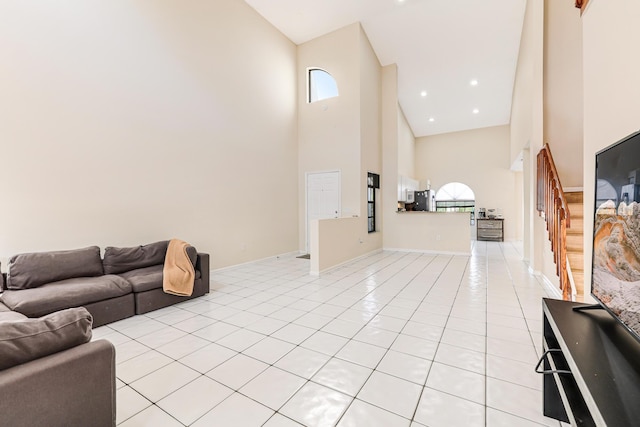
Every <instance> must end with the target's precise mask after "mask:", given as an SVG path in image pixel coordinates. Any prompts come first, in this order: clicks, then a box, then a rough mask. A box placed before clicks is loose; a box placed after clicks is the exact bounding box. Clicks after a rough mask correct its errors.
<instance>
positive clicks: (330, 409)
mask: <svg viewBox="0 0 640 427" xmlns="http://www.w3.org/2000/svg"><path fill="white" fill-rule="evenodd" d="M351 400H352V398H351V397H349V396H347V395H346V394H343V393H340V392H338V391H335V390H332V389H330V388H327V387H324V386H321V385H319V384H316V383H312V382H309V383H307V384H305V385H304V387H302V388H301V389H300V390H299V391H298V392H297V393H296V394H295V395H294V396H293V397H292V398H291V400H289V401H288V402H287V403H286V404H285V405H284V407H282V409H281V410H280V412H282V413H283V414H284V415H286V416H287V417H290V418H292V419H294V420H296V421H298V422H299V423H301V424H303V425H305V426H314V427H331V426H333V425H335V423H336V421H338V419H339V418H340V416H341V415H342V414H343V412H344V411H345V409H346V408H347V406H348V405H349V403H350V402H351Z"/></svg>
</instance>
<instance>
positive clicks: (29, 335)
mask: <svg viewBox="0 0 640 427" xmlns="http://www.w3.org/2000/svg"><path fill="white" fill-rule="evenodd" d="M168 244H169V242H168V241H162V242H156V243H152V244H149V245H144V246H136V247H131V248H115V247H108V248H106V249H105V252H104V256H103V257H102V258H101V257H100V249H99V248H98V247H97V246H92V247H88V248H84V249H76V250H69V251H55V252H39V253H29V254H20V255H15V256H13V257H12V258H11V259H10V263H9V272H8V273H6V274H2V275H0V291H2V292H1V293H0V425H8V426H9V425H10V426H13V427H20V426H25V427H26V426H29V427H39V426H42V427H44V426H47V427H56V426H61V427H62V426H89V425H90V426H96V427H101V426H115V420H116V400H115V383H116V376H115V349H114V347H113V345H112V344H111V343H110V342H109V341H106V340H98V341H93V342H91V329H92V327H97V326H101V325H104V324H107V323H110V322H114V321H116V320H120V319H124V318H127V317H130V316H133V315H134V314H142V313H147V312H149V311H152V310H156V309H159V308H162V307H167V306H169V305H171V304H175V303H177V302H181V301H185V300H188V299H191V298H195V297H198V296H202V295H204V294H206V293H208V292H209V255H208V254H205V253H198V252H197V251H196V249H195V248H193V247H188V248H187V255H188V257H189V260H190V262H191V263H192V264H193V266H194V272H195V282H194V287H193V293H192V295H191V296H176V295H171V294H167V293H165V292H164V291H163V288H162V279H163V277H162V276H163V264H164V259H165V254H166V252H167V247H168ZM185 261H186V259H185ZM187 265H188V264H187ZM189 270H190V267H189Z"/></svg>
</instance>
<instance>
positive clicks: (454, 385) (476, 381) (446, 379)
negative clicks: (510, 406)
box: [426, 362, 485, 405]
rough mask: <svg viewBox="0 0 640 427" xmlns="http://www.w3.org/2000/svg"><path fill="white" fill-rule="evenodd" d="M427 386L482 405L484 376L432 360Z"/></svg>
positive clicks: (483, 399) (483, 400)
mask: <svg viewBox="0 0 640 427" xmlns="http://www.w3.org/2000/svg"><path fill="white" fill-rule="evenodd" d="M426 385H427V387H430V388H433V389H436V390H439V391H443V392H445V393H449V394H452V395H454V396H458V397H462V398H463V399H467V400H471V401H473V402H476V403H480V404H482V405H484V402H485V393H484V390H485V376H484V375H480V374H476V373H475V372H471V371H466V370H463V369H459V368H454V367H452V366H448V365H443V364H441V363H437V362H434V363H433V365H432V366H431V370H430V371H429V376H428V377H427V384H426Z"/></svg>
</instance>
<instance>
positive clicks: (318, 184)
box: [306, 172, 340, 253]
mask: <svg viewBox="0 0 640 427" xmlns="http://www.w3.org/2000/svg"><path fill="white" fill-rule="evenodd" d="M338 217H340V172H320V173H308V174H307V227H306V228H307V244H306V250H307V253H309V224H310V223H311V220H313V219H326V218H338Z"/></svg>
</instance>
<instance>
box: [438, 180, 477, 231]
mask: <svg viewBox="0 0 640 427" xmlns="http://www.w3.org/2000/svg"><path fill="white" fill-rule="evenodd" d="M475 207H476V196H475V194H474V193H473V190H471V188H469V186H468V185H466V184H462V183H460V182H450V183H448V184H445V185H443V186H442V187H441V188H440V189H439V190H438V191H437V192H436V212H469V213H470V214H471V218H470V222H471V225H474V224H475V220H476V217H475Z"/></svg>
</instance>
